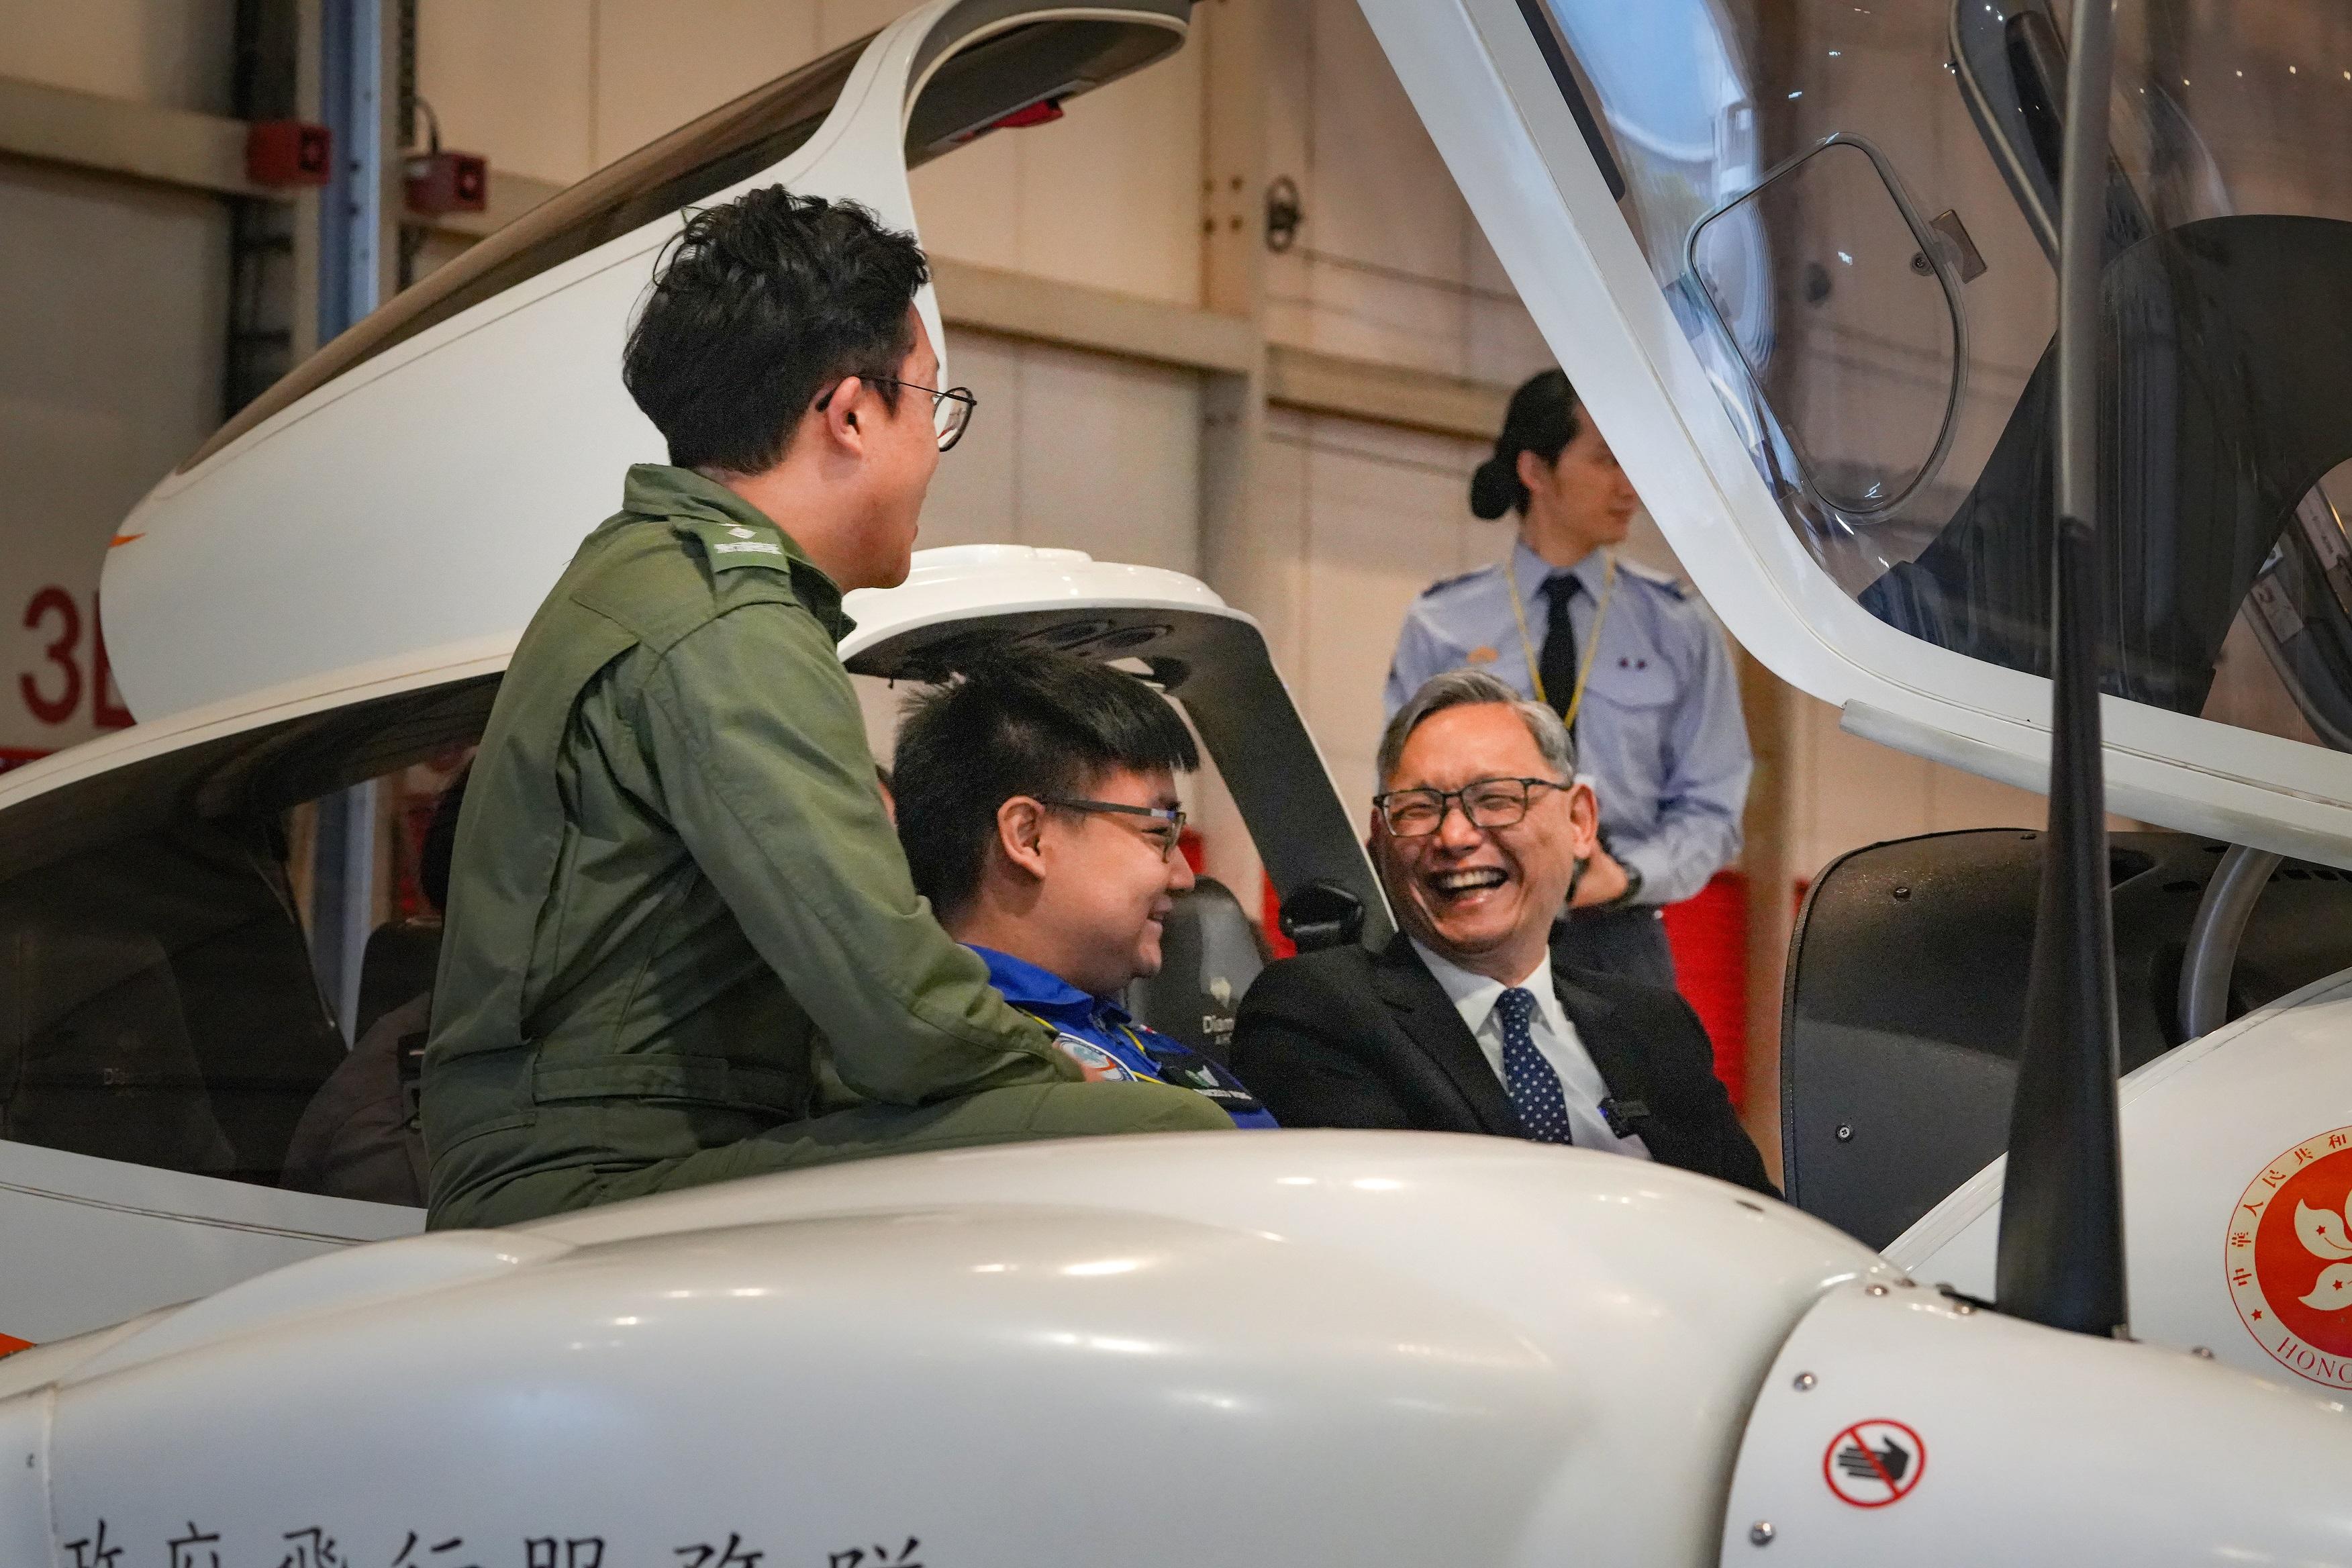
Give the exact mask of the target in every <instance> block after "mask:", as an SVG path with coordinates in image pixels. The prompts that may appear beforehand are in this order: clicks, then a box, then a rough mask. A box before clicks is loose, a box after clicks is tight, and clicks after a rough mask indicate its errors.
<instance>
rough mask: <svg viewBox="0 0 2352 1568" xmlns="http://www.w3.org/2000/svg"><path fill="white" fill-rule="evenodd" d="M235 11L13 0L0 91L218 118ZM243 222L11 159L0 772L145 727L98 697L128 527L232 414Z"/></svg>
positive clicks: (1, 29)
mask: <svg viewBox="0 0 2352 1568" xmlns="http://www.w3.org/2000/svg"><path fill="white" fill-rule="evenodd" d="M232 8H233V7H232V4H231V0H89V4H87V5H41V4H37V0H0V75H5V76H12V77H16V78H19V79H26V80H32V81H38V82H42V83H46V84H48V85H51V86H57V87H66V88H73V89H79V90H81V91H85V92H91V93H100V94H104V95H106V96H107V97H109V98H115V99H121V100H131V101H135V102H141V103H149V104H160V105H164V106H168V107H171V108H176V109H194V110H207V111H211V112H220V111H222V110H225V109H226V103H227V99H228V80H229V77H228V47H229V16H230V12H231V10H232ZM227 282H228V216H227V212H226V208H225V207H224V206H223V205H222V204H221V203H220V202H218V201H216V200H214V199H212V198H210V197H206V196H203V195H195V194H192V193H186V192H180V191H171V190H164V189H161V188H158V187H154V186H148V185H133V184H125V183H122V182H120V181H111V180H107V179H103V178H99V177H96V176H93V175H90V174H83V173H79V172H76V171H72V170H68V169H61V168H57V167H48V166H41V165H36V164H30V163H17V162H14V161H9V160H5V159H0V681H5V684H0V767H5V766H7V765H8V764H9V763H12V762H16V761H21V760H24V759H26V758H28V757H30V756H35V755H38V754H41V753H42V752H49V751H54V750H57V749H58V748H59V747H62V746H68V745H71V744H73V743H75V742H79V741H85V740H88V739H89V738H90V737H91V736H93V735H95V734H97V733H98V732H99V731H100V730H101V729H102V728H111V727H117V726H120V725H121V724H126V723H128V722H129V721H130V720H129V716H128V714H127V713H125V712H124V711H123V710H122V708H121V700H120V698H119V696H118V695H117V694H116V693H115V692H114V691H113V689H112V687H111V685H110V683H109V682H106V681H103V680H101V679H100V673H101V672H100V668H99V658H98V649H97V615H96V589H97V584H98V571H99V563H100V561H101V560H102V559H103V557H104V555H105V552H106V542H107V540H108V538H109V537H110V536H111V534H112V532H113V529H114V525H115V523H116V522H118V521H121V517H122V514H123V513H124V512H126V511H128V510H130V508H131V503H132V502H133V501H135V500H138V499H139V497H140V496H141V494H142V493H143V492H144V491H145V490H146V489H147V487H148V486H149V485H150V484H152V483H153V482H154V480H155V479H156V477H157V476H158V475H160V474H162V473H163V471H164V470H165V469H167V468H170V467H171V466H172V465H173V463H175V462H177V461H179V460H180V458H184V457H185V456H186V455H187V454H188V452H190V451H191V450H193V449H194V447H195V445H196V444H197V443H198V442H200V441H202V440H203V439H204V438H205V436H207V435H209V434H210V433H211V432H212V429H213V427H214V426H215V425H216V424H218V423H219V420H220V416H221V407H220V397H221V353H222V349H221V345H222V341H223V335H224V332H225V327H224V323H225V322H226V319H227V304H226V301H227Z"/></svg>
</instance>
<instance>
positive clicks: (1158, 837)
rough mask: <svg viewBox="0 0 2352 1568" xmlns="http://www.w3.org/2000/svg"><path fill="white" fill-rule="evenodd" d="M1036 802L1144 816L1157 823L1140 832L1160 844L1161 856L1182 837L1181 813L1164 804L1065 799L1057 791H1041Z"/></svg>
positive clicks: (1067, 808) (1173, 849) (1065, 808)
mask: <svg viewBox="0 0 2352 1568" xmlns="http://www.w3.org/2000/svg"><path fill="white" fill-rule="evenodd" d="M1036 801H1037V804H1038V805H1051V806H1056V807H1059V808H1060V809H1061V810H1063V811H1080V812H1109V813H1113V814H1116V815H1118V816H1148V817H1150V818H1151V819H1152V821H1154V822H1156V823H1158V824H1160V826H1157V827H1147V828H1145V829H1144V830H1143V836H1144V837H1146V838H1149V839H1151V840H1152V841H1154V842H1155V843H1157V844H1158V845H1159V846H1160V858H1162V859H1165V858H1168V857H1169V856H1171V855H1173V854H1175V853H1176V848H1177V844H1178V842H1179V841H1180V840H1181V838H1182V837H1184V814H1183V813H1182V812H1181V811H1174V810H1171V809H1170V808H1169V807H1167V806H1164V805H1120V804H1119V803H1118V801H1115V800H1069V799H1066V798H1064V797H1062V796H1060V795H1038V796H1037V797H1036Z"/></svg>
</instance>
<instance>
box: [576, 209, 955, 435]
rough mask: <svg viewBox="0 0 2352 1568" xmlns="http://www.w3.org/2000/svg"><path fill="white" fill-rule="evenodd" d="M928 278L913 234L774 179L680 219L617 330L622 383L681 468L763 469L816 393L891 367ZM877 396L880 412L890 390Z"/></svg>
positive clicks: (909, 337)
mask: <svg viewBox="0 0 2352 1568" xmlns="http://www.w3.org/2000/svg"><path fill="white" fill-rule="evenodd" d="M929 276H930V268H929V263H927V262H926V261H925V260H924V259H923V252H922V249H921V247H919V246H918V245H917V244H916V243H915V238H914V236H912V235H908V234H901V233H899V232H898V230H896V229H892V228H887V227H885V226H883V224H882V222H881V220H880V219H878V218H877V217H876V216H874V214H873V213H872V212H870V211H868V210H867V209H866V208H865V207H862V206H860V205H857V204H856V202H833V201H827V200H825V199H824V197H822V196H796V195H793V194H792V193H791V192H789V191H787V190H785V189H784V187H783V186H782V185H770V186H768V187H766V188H765V189H763V190H757V191H752V192H751V193H749V194H748V195H743V196H740V197H739V198H737V199H736V200H734V201H731V202H730V203H728V204H727V205H724V206H717V207H706V208H704V209H703V210H701V211H700V212H698V213H696V214H694V215H693V216H691V217H689V218H688V219H687V223H686V227H685V229H684V230H683V231H682V232H681V233H679V235H678V236H677V238H676V239H674V240H672V241H671V242H670V244H669V247H667V252H666V254H665V255H664V257H663V258H662V260H661V262H660V263H659V265H658V266H656V268H655V271H654V282H653V289H652V292H651V293H650V294H648V295H647V296H646V304H645V309H644V310H640V311H639V312H638V313H637V319H636V322H635V325H633V326H632V327H631V328H630V329H629V342H628V346H627V347H626V348H625V350H624V351H623V352H622V356H621V380H622V382H623V383H624V384H625V385H626V386H627V387H628V389H629V395H630V396H632V397H634V398H635V399H636V401H637V406H638V407H639V408H642V409H644V410H645V414H646V418H648V419H650V420H652V421H653V422H654V426H655V428H656V429H658V430H659V431H660V432H661V433H662V438H663V439H664V440H666V441H667V442H668V443H669V460H670V461H671V462H672V463H674V464H676V465H677V466H678V467H679V468H716V469H719V470H722V471H724V472H727V473H735V474H756V473H760V472H762V471H764V470H766V469H768V468H773V467H775V465H776V463H777V462H778V460H780V459H781V458H782V457H783V455H784V448H785V447H787V446H788V445H790V444H791V441H792V437H793V431H795V430H797V429H798V428H799V427H800V420H801V416H802V415H803V412H805V411H806V410H807V408H808V407H809V405H811V404H812V403H814V401H815V400H816V395H817V392H818V389H819V388H821V387H823V386H824V384H826V383H827V382H830V381H835V380H838V379H839V378H841V377H843V376H848V375H858V376H866V377H882V378H887V377H889V376H894V375H896V374H898V367H899V365H900V364H902V363H905V361H906V358H907V355H908V353H909V352H910V351H911V350H912V349H913V348H914V329H913V326H912V325H911V324H910V323H909V321H908V318H907V307H908V305H909V304H911V303H912V302H913V300H914V298H915V291H916V290H917V289H919V288H921V287H922V285H923V283H924V281H925V279H928V278H929ZM877 392H878V393H879V394H880V395H881V396H882V398H883V401H884V403H885V404H886V405H887V406H888V407H890V408H893V409H895V408H897V407H898V384H897V383H896V382H892V381H888V380H887V379H886V380H884V381H882V383H881V384H880V385H879V386H877Z"/></svg>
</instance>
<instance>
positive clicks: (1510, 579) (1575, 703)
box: [1503, 550, 1617, 730]
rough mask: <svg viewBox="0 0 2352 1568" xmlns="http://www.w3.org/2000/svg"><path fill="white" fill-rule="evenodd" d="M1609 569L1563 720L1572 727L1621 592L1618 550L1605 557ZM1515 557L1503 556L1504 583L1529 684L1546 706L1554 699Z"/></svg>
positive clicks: (1574, 725)
mask: <svg viewBox="0 0 2352 1568" xmlns="http://www.w3.org/2000/svg"><path fill="white" fill-rule="evenodd" d="M1601 560H1602V561H1603V562H1605V563H1607V567H1608V569H1607V571H1606V572H1605V573H1604V574H1602V576H1601V606H1600V608H1598V609H1596V610H1594V611H1593V612H1592V635H1591V637H1587V638H1585V641H1584V657H1583V658H1580V659H1579V660H1577V663H1576V689H1575V690H1574V691H1571V692H1570V693H1569V697H1568V711H1567V712H1565V713H1562V714H1561V715H1560V722H1562V723H1564V724H1566V725H1567V726H1568V727H1569V728H1570V729H1571V730H1573V729H1574V728H1575V727H1576V710H1578V709H1580V708H1581V707H1583V706H1584V683H1585V682H1586V681H1588V680H1590V679H1592V660H1593V657H1594V656H1595V655H1597V654H1598V653H1600V651H1601V627H1602V626H1604V625H1606V624H1607V623H1608V620H1609V601H1610V599H1611V598H1612V596H1614V595H1615V594H1616V592H1617V552H1615V551H1613V550H1612V551H1610V552H1606V553H1605V554H1603V555H1602V556H1601ZM1512 565H1513V563H1512V558H1511V557H1509V556H1505V557H1504V558H1503V584H1504V586H1505V587H1506V588H1507V589H1508V590H1509V592H1510V595H1511V616H1512V617H1513V618H1514V619H1516V620H1517V622H1518V623H1519V651H1520V652H1521V653H1522V654H1524V655H1526V656H1527V660H1528V685H1530V686H1532V687H1534V688H1535V691H1536V700H1537V701H1538V702H1540V703H1542V704H1544V705H1545V706H1546V707H1549V706H1550V705H1551V699H1550V698H1549V697H1547V696H1545V695H1544V683H1543V671H1542V669H1541V668H1538V660H1537V658H1536V645H1535V642H1534V640H1533V639H1532V638H1530V637H1528V612H1527V607H1526V606H1525V605H1521V604H1520V603H1519V574H1518V573H1517V572H1516V571H1514V570H1513V569H1512Z"/></svg>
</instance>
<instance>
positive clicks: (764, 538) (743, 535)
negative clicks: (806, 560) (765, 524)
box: [670, 518, 793, 576]
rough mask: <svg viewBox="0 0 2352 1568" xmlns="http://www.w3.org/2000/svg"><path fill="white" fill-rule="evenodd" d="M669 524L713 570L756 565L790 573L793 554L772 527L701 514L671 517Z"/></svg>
mask: <svg viewBox="0 0 2352 1568" xmlns="http://www.w3.org/2000/svg"><path fill="white" fill-rule="evenodd" d="M670 528H671V530H672V531H674V532H675V533H676V534H677V536H678V537H679V538H680V539H687V540H691V541H693V542H695V543H696V544H697V545H698V546H700V547H701V550H702V554H703V558H704V559H705V560H707V561H709V563H710V569H711V570H712V571H713V572H731V571H733V570H735V569H736V568H737V567H740V566H759V567H764V568H765V569H766V570H768V571H770V572H782V573H783V574H785V575H787V576H789V575H791V574H792V569H793V558H792V556H791V554H790V553H789V552H786V550H785V549H784V539H783V535H782V534H781V533H778V532H777V531H775V530H774V529H772V528H755V527H753V526H752V525H751V524H749V523H742V522H728V521H719V520H716V519H703V518H677V519H673V520H672V521H671V522H670Z"/></svg>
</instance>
